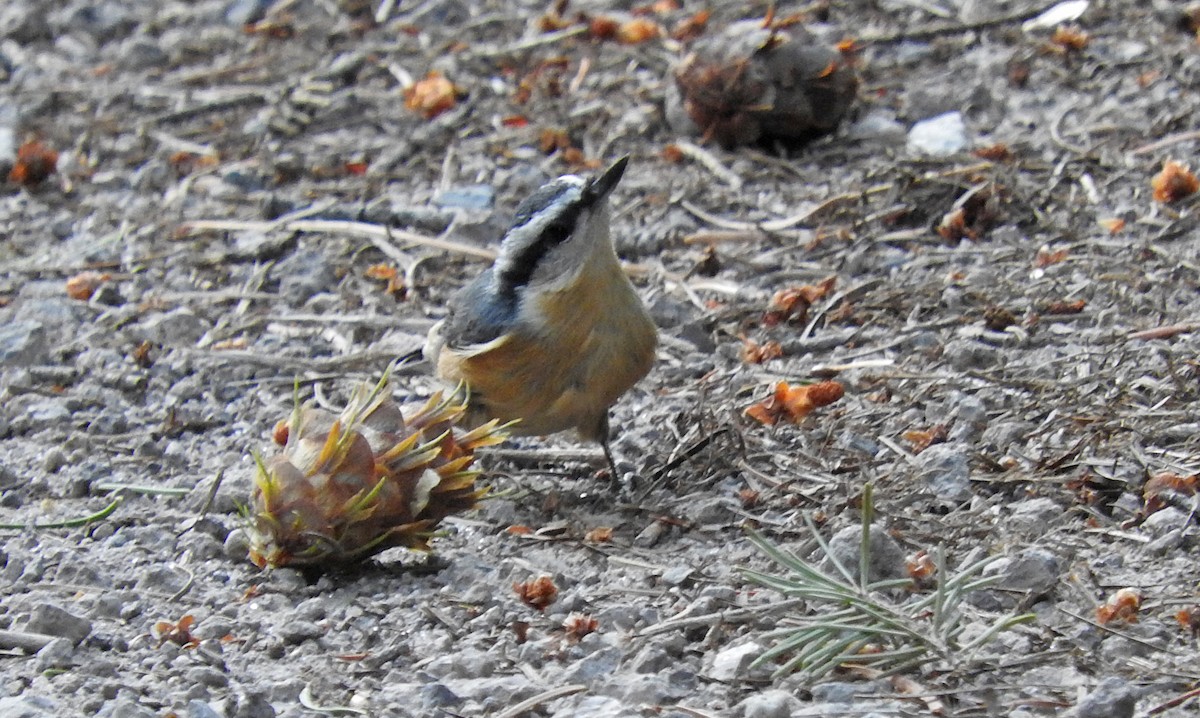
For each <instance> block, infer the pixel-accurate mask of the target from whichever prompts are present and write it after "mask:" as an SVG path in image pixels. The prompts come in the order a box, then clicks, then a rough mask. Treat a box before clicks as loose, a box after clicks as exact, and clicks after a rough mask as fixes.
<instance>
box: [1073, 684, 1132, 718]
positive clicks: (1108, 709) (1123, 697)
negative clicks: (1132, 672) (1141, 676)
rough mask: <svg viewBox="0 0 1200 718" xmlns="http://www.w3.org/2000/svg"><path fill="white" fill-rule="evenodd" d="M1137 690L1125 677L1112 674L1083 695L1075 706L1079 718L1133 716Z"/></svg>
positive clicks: (1121, 717)
mask: <svg viewBox="0 0 1200 718" xmlns="http://www.w3.org/2000/svg"><path fill="white" fill-rule="evenodd" d="M1136 705H1137V692H1136V690H1135V689H1134V687H1133V686H1132V685H1130V684H1129V682H1128V681H1126V680H1125V679H1124V678H1119V677H1117V676H1111V677H1109V678H1105V679H1104V680H1102V681H1100V685H1098V686H1096V688H1095V689H1094V690H1093V691H1092V692H1091V693H1088V694H1087V695H1086V696H1084V697H1083V700H1081V701H1079V705H1077V706H1076V707H1075V715H1076V716H1077V718H1131V717H1132V716H1133V711H1134V708H1135V707H1136Z"/></svg>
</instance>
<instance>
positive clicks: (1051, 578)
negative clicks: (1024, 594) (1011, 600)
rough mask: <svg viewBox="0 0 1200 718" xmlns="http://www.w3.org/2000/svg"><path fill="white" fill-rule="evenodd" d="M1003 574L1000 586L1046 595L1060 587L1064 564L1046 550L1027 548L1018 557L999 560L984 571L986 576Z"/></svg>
mask: <svg viewBox="0 0 1200 718" xmlns="http://www.w3.org/2000/svg"><path fill="white" fill-rule="evenodd" d="M997 573H999V574H1001V575H1002V576H1003V579H1001V581H1000V584H999V585H1000V586H1001V587H1002V588H1006V589H1009V590H1012V591H1032V592H1033V593H1035V594H1036V593H1045V592H1047V591H1050V590H1051V589H1053V588H1054V587H1055V586H1057V585H1058V578H1059V576H1060V575H1061V573H1062V563H1061V561H1059V558H1058V556H1056V555H1054V553H1052V552H1051V551H1049V550H1047V549H1044V548H1038V547H1034V548H1027V549H1025V550H1023V551H1021V552H1020V553H1018V554H1017V555H1016V556H1011V557H1005V558H1000V559H997V560H996V561H994V562H992V563H991V564H989V565H988V567H987V568H985V569H984V570H983V574H984V575H985V576H990V575H995V574H997Z"/></svg>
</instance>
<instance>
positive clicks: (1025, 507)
mask: <svg viewBox="0 0 1200 718" xmlns="http://www.w3.org/2000/svg"><path fill="white" fill-rule="evenodd" d="M1011 511H1012V514H1011V515H1009V517H1008V520H1007V521H1005V522H1004V526H1005V527H1007V528H1008V529H1010V530H1012V531H1015V532H1017V533H1021V534H1026V535H1031V536H1032V535H1038V534H1041V533H1043V532H1044V531H1045V530H1046V529H1048V528H1049V527H1050V526H1052V525H1054V524H1055V523H1056V522H1057V520H1058V519H1059V518H1060V517H1062V515H1063V512H1064V510H1063V508H1062V507H1061V506H1059V505H1058V503H1057V502H1056V501H1054V499H1050V498H1046V497H1039V498H1036V499H1028V500H1026V501H1021V502H1018V503H1016V504H1013V505H1012V506H1011Z"/></svg>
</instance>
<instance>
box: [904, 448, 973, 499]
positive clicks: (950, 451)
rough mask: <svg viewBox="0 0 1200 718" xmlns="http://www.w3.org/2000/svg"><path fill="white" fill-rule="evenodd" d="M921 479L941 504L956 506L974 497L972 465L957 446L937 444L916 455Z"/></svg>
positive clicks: (962, 450) (965, 453)
mask: <svg viewBox="0 0 1200 718" xmlns="http://www.w3.org/2000/svg"><path fill="white" fill-rule="evenodd" d="M916 462H917V466H918V467H919V472H920V477H921V479H923V480H924V481H925V483H926V484H928V486H929V488H930V490H931V491H933V493H934V494H935V495H936V496H937V498H938V499H939V500H941V501H945V502H947V503H952V504H957V503H961V502H963V501H966V500H968V499H969V498H971V464H970V459H969V458H968V455H967V451H966V449H965V448H963V447H962V446H960V445H958V444H934V445H933V446H930V447H929V448H927V449H925V450H924V451H922V452H921V453H920V454H918V455H917V459H916Z"/></svg>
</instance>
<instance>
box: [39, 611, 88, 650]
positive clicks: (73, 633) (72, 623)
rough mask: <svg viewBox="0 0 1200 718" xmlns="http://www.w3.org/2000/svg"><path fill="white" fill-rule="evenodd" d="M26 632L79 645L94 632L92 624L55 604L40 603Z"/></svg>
mask: <svg viewBox="0 0 1200 718" xmlns="http://www.w3.org/2000/svg"><path fill="white" fill-rule="evenodd" d="M25 630H27V631H29V632H31V633H43V634H45V635H47V636H61V637H62V638H66V639H69V640H70V641H71V642H72V643H73V644H76V645H78V644H79V643H81V642H82V641H83V639H85V638H87V636H88V634H89V633H91V632H92V622H91V621H89V620H88V619H86V618H84V617H82V616H76V615H75V614H73V613H71V612H69V611H67V610H66V609H64V608H62V607H61V606H58V605H55V604H53V603H39V604H38V605H36V606H34V607H33V611H32V612H31V613H30V616H29V623H27V624H26V625H25Z"/></svg>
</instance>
